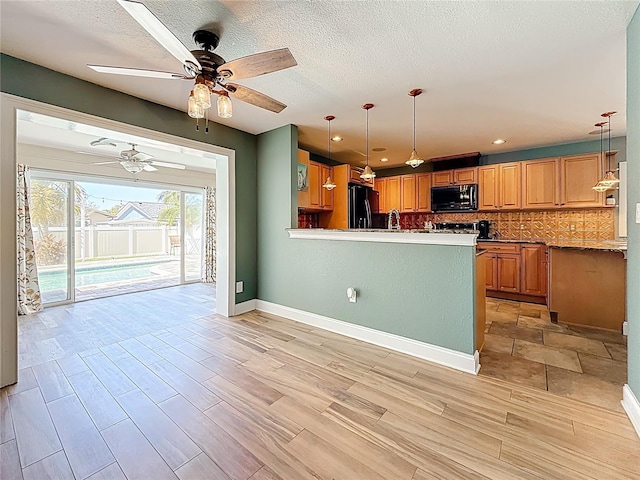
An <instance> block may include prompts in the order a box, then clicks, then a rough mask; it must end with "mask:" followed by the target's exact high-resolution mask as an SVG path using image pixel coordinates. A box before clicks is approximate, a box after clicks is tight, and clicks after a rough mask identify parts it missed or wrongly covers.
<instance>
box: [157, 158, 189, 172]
mask: <svg viewBox="0 0 640 480" xmlns="http://www.w3.org/2000/svg"><path fill="white" fill-rule="evenodd" d="M149 165H153V166H154V167H165V168H175V169H177V170H184V169H185V168H186V167H185V166H184V165H181V164H179V163H169V162H156V161H155V160H154V161H153V162H150V163H149Z"/></svg>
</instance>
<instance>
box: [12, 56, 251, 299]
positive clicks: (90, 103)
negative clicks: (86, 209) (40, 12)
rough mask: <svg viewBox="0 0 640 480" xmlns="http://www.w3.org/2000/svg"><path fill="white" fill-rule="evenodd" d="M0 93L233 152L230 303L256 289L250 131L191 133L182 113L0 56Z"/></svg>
mask: <svg viewBox="0 0 640 480" xmlns="http://www.w3.org/2000/svg"><path fill="white" fill-rule="evenodd" d="M0 88H1V90H2V92H5V93H10V94H12V95H16V96H19V97H24V98H29V99H32V100H37V101H39V102H43V103H47V104H50V105H56V106H59V107H64V108H68V109H70V110H75V111H78V112H83V113H88V114H91V115H95V116H98V117H102V118H107V119H111V120H116V121H118V122H122V123H127V124H130V125H136V126H139V127H144V128H148V129H150V130H155V131H157V132H163V133H168V134H171V135H176V136H179V137H183V138H188V139H192V140H197V141H199V142H203V143H210V144H212V145H218V146H222V147H226V148H230V149H233V150H235V152H236V277H237V279H238V280H243V281H244V292H243V293H241V294H236V303H240V302H243V301H245V300H250V299H252V298H255V297H256V294H257V290H258V288H257V272H256V268H257V265H256V251H257V223H256V221H257V213H256V143H257V142H256V136H255V135H251V134H249V133H246V132H242V131H240V130H236V129H234V128H229V127H226V126H224V125H221V124H218V123H212V122H210V123H209V133H208V134H204V132H203V131H202V130H201V131H200V132H196V131H195V128H194V123H193V120H192V119H191V118H189V117H188V116H187V114H186V113H184V112H180V111H178V110H174V109H172V108H168V107H164V106H161V105H158V104H155V103H151V102H148V101H145V100H141V99H139V98H136V97H132V96H130V95H126V94H124V93H120V92H117V91H115V90H110V89H108V88H104V87H100V86H98V85H95V84H93V83H89V82H86V81H84V80H79V79H77V78H74V77H70V76H68V75H64V74H62V73H58V72H55V71H53V70H49V69H47V68H44V67H41V66H38V65H34V64H32V63H28V62H25V61H22V60H19V59H17V58H14V57H10V56H8V55H4V54H2V55H1V56H0Z"/></svg>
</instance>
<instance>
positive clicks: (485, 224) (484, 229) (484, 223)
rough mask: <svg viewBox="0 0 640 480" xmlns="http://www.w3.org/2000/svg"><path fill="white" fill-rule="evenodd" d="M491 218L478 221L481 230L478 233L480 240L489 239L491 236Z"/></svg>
mask: <svg viewBox="0 0 640 480" xmlns="http://www.w3.org/2000/svg"><path fill="white" fill-rule="evenodd" d="M489 226H490V223H489V220H480V221H479V222H478V230H479V231H480V234H479V235H478V239H480V240H488V239H489V238H490V237H489Z"/></svg>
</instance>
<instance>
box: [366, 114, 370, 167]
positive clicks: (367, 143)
mask: <svg viewBox="0 0 640 480" xmlns="http://www.w3.org/2000/svg"><path fill="white" fill-rule="evenodd" d="M366 112H367V141H366V149H367V166H369V109H368V108H367V109H366Z"/></svg>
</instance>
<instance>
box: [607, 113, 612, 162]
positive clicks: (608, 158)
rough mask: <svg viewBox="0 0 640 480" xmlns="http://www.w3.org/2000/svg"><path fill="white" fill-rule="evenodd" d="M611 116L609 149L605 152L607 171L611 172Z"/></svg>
mask: <svg viewBox="0 0 640 480" xmlns="http://www.w3.org/2000/svg"><path fill="white" fill-rule="evenodd" d="M612 116H613V115H609V134H608V137H609V149H608V151H607V171H609V172H610V171H611V117H612Z"/></svg>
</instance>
